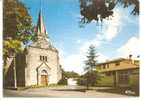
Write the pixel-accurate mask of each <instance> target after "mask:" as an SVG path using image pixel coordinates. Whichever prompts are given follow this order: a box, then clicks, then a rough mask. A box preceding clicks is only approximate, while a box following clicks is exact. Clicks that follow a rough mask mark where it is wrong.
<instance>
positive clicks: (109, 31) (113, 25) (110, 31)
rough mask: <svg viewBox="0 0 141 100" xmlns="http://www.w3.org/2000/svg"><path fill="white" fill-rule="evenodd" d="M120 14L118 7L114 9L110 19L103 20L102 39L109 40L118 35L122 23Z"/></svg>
mask: <svg viewBox="0 0 141 100" xmlns="http://www.w3.org/2000/svg"><path fill="white" fill-rule="evenodd" d="M121 16H122V12H121V11H119V9H115V10H114V14H113V17H112V19H111V20H110V19H109V20H104V26H105V27H104V29H103V30H102V34H101V37H102V38H103V40H106V41H111V40H112V39H114V38H115V37H116V36H117V35H118V33H119V31H120V28H121V25H122V19H121Z"/></svg>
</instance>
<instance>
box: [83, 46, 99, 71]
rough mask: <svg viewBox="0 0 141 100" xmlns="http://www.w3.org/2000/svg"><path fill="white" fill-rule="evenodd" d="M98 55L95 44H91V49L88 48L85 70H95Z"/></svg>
mask: <svg viewBox="0 0 141 100" xmlns="http://www.w3.org/2000/svg"><path fill="white" fill-rule="evenodd" d="M96 59H97V55H96V50H95V47H94V46H93V45H90V47H89V50H88V55H87V60H86V61H85V65H86V66H85V68H84V70H85V71H86V72H89V71H93V70H94V69H95V65H96V62H97V60H96Z"/></svg>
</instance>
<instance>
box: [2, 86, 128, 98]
mask: <svg viewBox="0 0 141 100" xmlns="http://www.w3.org/2000/svg"><path fill="white" fill-rule="evenodd" d="M3 93H4V97H129V96H126V95H120V94H113V93H105V92H97V91H96V90H87V91H85V90H84V87H80V86H60V87H48V88H32V89H27V90H7V89H5V90H4V92H3Z"/></svg>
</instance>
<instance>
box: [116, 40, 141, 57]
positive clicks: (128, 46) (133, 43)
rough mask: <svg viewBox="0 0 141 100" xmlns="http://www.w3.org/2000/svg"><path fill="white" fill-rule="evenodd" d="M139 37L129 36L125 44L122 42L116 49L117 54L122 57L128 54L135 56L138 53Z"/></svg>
mask: <svg viewBox="0 0 141 100" xmlns="http://www.w3.org/2000/svg"><path fill="white" fill-rule="evenodd" d="M140 43H141V41H140V39H139V38H137V37H131V38H130V39H129V40H128V41H127V42H126V43H125V44H123V45H122V46H121V47H120V48H119V49H118V50H117V52H118V55H119V56H122V57H128V56H129V55H130V54H132V55H133V57H135V58H136V57H137V56H138V55H139V54H140V50H141V48H140Z"/></svg>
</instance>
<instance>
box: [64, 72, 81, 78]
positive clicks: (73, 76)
mask: <svg viewBox="0 0 141 100" xmlns="http://www.w3.org/2000/svg"><path fill="white" fill-rule="evenodd" d="M65 76H66V77H67V78H78V77H79V74H78V73H76V72H74V71H71V72H70V71H66V72H65Z"/></svg>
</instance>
